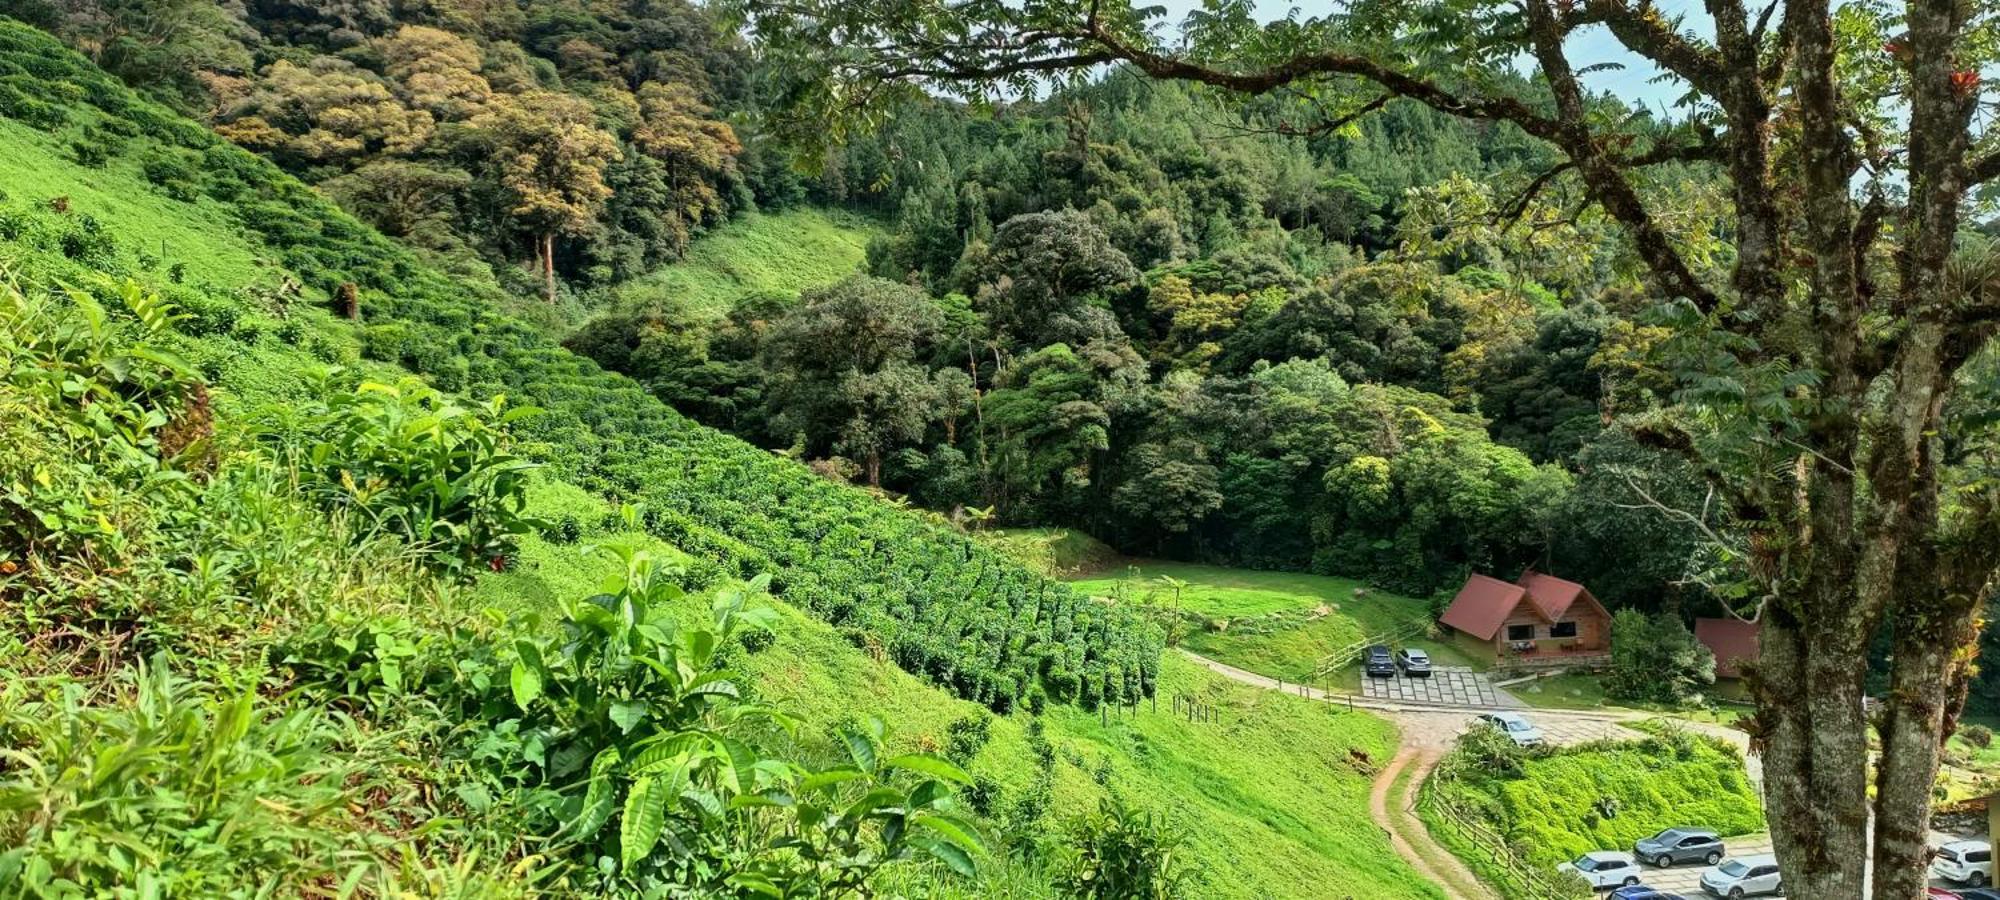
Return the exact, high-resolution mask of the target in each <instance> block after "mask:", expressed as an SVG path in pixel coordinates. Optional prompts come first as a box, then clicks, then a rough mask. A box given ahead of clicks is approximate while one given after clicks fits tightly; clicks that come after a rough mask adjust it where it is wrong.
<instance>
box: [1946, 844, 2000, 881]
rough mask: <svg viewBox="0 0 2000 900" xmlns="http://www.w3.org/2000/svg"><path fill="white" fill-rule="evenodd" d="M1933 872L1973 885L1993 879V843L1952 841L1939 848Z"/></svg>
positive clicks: (1950, 879)
mask: <svg viewBox="0 0 2000 900" xmlns="http://www.w3.org/2000/svg"><path fill="white" fill-rule="evenodd" d="M1931 874H1932V875H1935V876H1937V877H1939V878H1942V879H1944V880H1946V881H1952V882H1957V883H1958V884H1968V885H1971V886H1973V887H1978V886H1980V885H1983V884H1986V883H1988V882H1991V881H1992V880H1993V845H1992V844H1988V843H1987V842H1985V841H1952V842H1951V843H1949V844H1946V845H1944V846H1942V847H1939V848H1938V849H1937V856H1936V857H1935V858H1933V859H1932V860H1931Z"/></svg>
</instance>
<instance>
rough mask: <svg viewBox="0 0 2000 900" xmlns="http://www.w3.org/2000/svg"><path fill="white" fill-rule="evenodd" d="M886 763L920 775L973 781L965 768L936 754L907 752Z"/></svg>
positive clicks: (941, 779)
mask: <svg viewBox="0 0 2000 900" xmlns="http://www.w3.org/2000/svg"><path fill="white" fill-rule="evenodd" d="M886 765H888V766H889V767H890V768H894V769H903V770H906V771H910V772H915V773H917V774H919V775H929V776H930V777H932V778H936V779H938V780H940V781H950V782H954V783H957V784H971V783H972V776H970V775H967V774H965V770H964V769H961V768H959V767H958V766H955V765H952V763H951V761H950V760H947V759H945V758H944V757H941V756H934V755H932V754H929V753H906V754H904V755H902V756H898V757H894V758H892V759H890V760H889V761H888V763H886Z"/></svg>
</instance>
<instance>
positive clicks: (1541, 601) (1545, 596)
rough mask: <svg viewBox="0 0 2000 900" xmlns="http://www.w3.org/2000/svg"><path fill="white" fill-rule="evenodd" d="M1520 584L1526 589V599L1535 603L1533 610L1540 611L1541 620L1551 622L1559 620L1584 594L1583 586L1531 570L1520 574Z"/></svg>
mask: <svg viewBox="0 0 2000 900" xmlns="http://www.w3.org/2000/svg"><path fill="white" fill-rule="evenodd" d="M1520 584H1521V586H1522V587H1524V588H1527V589H1528V599H1530V600H1533V601H1535V609H1537V610H1539V611H1541V614H1542V618H1544V619H1547V620H1549V621H1551V622H1554V621H1556V620H1558V619H1561V618H1562V617H1563V614H1564V613H1566V612H1569V608H1570V606H1571V605H1573V604H1575V603H1576V598H1578V597H1581V596H1583V594H1584V590H1583V585H1580V584H1577V583H1576V582H1574V581H1566V580H1564V579H1561V578H1557V577H1555V576H1554V575H1544V574H1542V573H1540V572H1537V571H1535V570H1533V569H1529V570H1527V571H1525V572H1522V573H1521V582H1520Z"/></svg>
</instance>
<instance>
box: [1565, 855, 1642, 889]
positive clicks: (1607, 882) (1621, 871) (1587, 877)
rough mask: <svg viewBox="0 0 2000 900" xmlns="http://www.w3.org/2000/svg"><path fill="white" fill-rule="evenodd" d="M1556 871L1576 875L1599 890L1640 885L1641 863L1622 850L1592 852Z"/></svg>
mask: <svg viewBox="0 0 2000 900" xmlns="http://www.w3.org/2000/svg"><path fill="white" fill-rule="evenodd" d="M1556 871H1558V872H1563V873H1566V874H1570V875H1575V876H1577V877H1578V878H1581V879H1583V880H1584V881H1586V882H1589V884H1590V886H1591V887H1593V888H1597V889H1598V890H1603V889H1605V888H1615V887H1631V886H1633V885H1636V884H1638V883H1639V861H1638V860H1636V859H1633V858H1632V854H1630V853H1625V852H1623V851H1620V850H1592V851H1591V852H1589V853H1585V854H1584V855H1582V856H1579V857H1577V858H1576V859H1573V860H1571V861H1569V862H1566V863H1563V864H1562V865H1559V866H1557V867H1556Z"/></svg>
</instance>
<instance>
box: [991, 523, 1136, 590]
mask: <svg viewBox="0 0 2000 900" xmlns="http://www.w3.org/2000/svg"><path fill="white" fill-rule="evenodd" d="M973 536H974V537H976V538H977V539H979V541H980V542H981V543H984V544H986V545H987V546H990V547H992V548H993V549H995V550H998V551H1000V552H1001V553H1005V554H1007V555H1008V556H1011V557H1013V558H1014V559H1015V560H1017V561H1018V562H1020V563H1021V564H1022V565H1024V566H1027V567H1028V568H1031V569H1034V570H1035V571H1037V572H1041V573H1042V574H1044V575H1047V576H1049V577H1051V578H1075V577H1078V576H1080V575H1083V574H1085V573H1087V572H1095V571H1097V570H1099V569H1102V568H1104V567H1105V566H1107V565H1110V564H1111V563H1112V562H1113V561H1114V560H1116V559H1118V551H1117V550H1114V549H1112V548H1111V545H1109V544H1106V543H1104V542H1103V541H1100V540H1098V539H1096V538H1094V537H1091V536H1090V535H1087V534H1084V533H1083V532H1081V531H1077V530H1075V529H1073V528H994V529H990V530H986V531H975V532H973Z"/></svg>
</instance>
